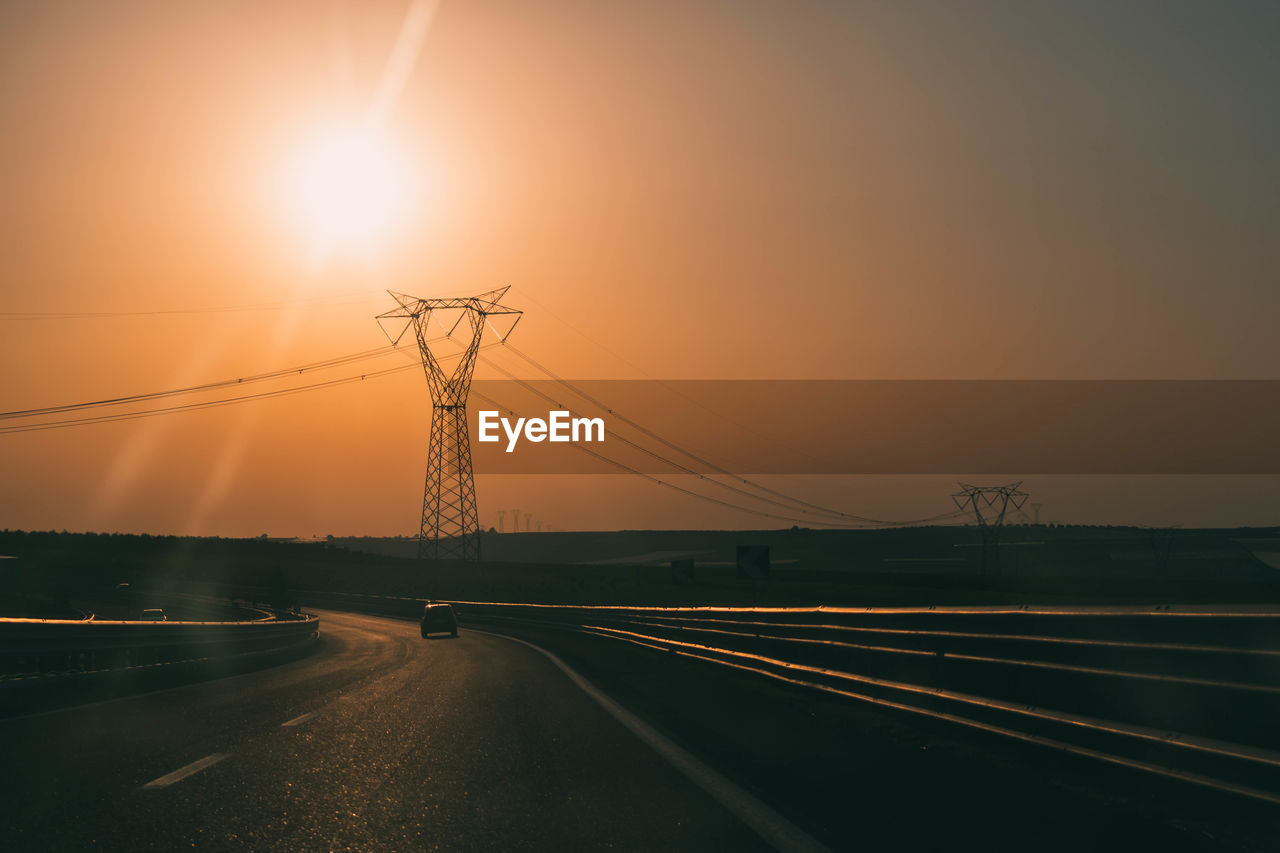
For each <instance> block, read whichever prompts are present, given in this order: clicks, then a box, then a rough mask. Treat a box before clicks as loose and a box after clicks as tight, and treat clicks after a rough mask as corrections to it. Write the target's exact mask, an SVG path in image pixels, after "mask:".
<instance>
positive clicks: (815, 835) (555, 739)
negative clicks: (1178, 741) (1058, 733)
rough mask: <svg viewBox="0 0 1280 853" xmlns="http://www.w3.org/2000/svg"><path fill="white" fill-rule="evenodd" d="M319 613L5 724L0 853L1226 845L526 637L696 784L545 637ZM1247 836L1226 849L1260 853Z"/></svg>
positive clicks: (873, 732)
mask: <svg viewBox="0 0 1280 853" xmlns="http://www.w3.org/2000/svg"><path fill="white" fill-rule="evenodd" d="M321 618H322V640H321V641H320V642H321V647H320V650H319V651H318V652H317V653H316V654H314V655H312V656H310V657H309V658H306V659H304V660H300V661H296V662H294V663H289V664H285V665H282V666H278V667H275V668H272V669H268V670H263V671H259V672H255V673H250V674H247V675H241V676H237V677H234V678H227V679H223V680H220V681H213V682H207V683H202V684H196V685H190V686H186V687H181V688H175V689H170V690H163V691H157V692H154V693H151V694H148V695H143V696H137V697H132V698H128V699H124V700H116V701H112V702H107V703H101V704H97V705H92V706H86V707H80V708H72V709H68V710H63V711H58V712H53V713H45V714H40V715H33V716H28V717H23V718H16V719H10V720H5V721H0V767H3V768H4V775H3V778H2V780H0V786H3V798H4V803H5V808H4V810H3V813H0V839H2V840H0V844H2V845H3V847H4V848H5V849H6V850H50V849H77V850H82V849H85V848H86V847H91V846H98V847H101V848H103V849H129V850H136V849H164V850H169V849H175V848H178V847H191V846H195V847H198V848H205V849H227V848H231V849H235V848H243V849H282V850H284V849H287V850H330V849H335V850H344V849H360V850H486V851H487V850H516V849H530V850H549V849H553V850H563V849H585V850H596V849H616V850H735V851H737V850H742V851H751V850H764V849H771V846H772V845H770V844H767V843H766V842H765V840H764V839H763V838H762V837H761V835H760V834H758V833H757V832H756V831H755V830H753V829H752V828H751V826H749V824H752V822H753V821H755V823H756V824H758V823H759V822H760V821H761V820H762V818H761V815H760V814H759V813H753V812H752V809H753V808H755V807H756V806H759V807H760V808H763V809H765V810H766V812H767V811H768V810H769V809H770V808H773V809H776V813H773V812H770V813H769V814H767V815H765V822H766V823H767V822H768V819H775V818H776V820H778V821H781V822H782V829H781V831H782V833H783V835H782V836H781V837H783V838H784V840H786V839H790V841H792V842H796V843H795V846H793V848H792V849H803V848H804V846H805V844H807V843H810V842H813V841H814V839H816V840H817V841H818V842H821V843H823V844H826V845H827V846H829V847H830V848H831V849H867V850H877V849H884V848H885V847H886V846H888V845H890V844H892V845H893V846H894V847H896V848H898V849H946V848H952V847H956V846H959V847H969V846H972V845H974V844H980V846H982V847H984V848H985V849H1036V850H1070V849H1084V848H1086V847H1092V848H1093V849H1126V848H1127V849H1150V848H1152V847H1156V846H1158V847H1160V848H1161V849H1163V850H1178V849H1217V848H1218V846H1219V842H1222V841H1224V839H1223V837H1222V836H1220V835H1214V834H1212V833H1209V832H1207V831H1205V830H1204V829H1202V828H1201V827H1199V826H1198V825H1191V826H1186V825H1179V823H1178V822H1177V821H1172V822H1171V821H1170V820H1169V817H1168V815H1167V814H1166V813H1164V812H1162V811H1160V809H1158V808H1155V809H1153V808H1148V807H1145V806H1143V805H1142V804H1141V803H1139V804H1138V805H1136V806H1135V805H1134V804H1133V802H1132V801H1130V800H1125V799H1124V798H1123V797H1120V796H1118V795H1117V794H1116V793H1115V791H1114V790H1113V789H1111V788H1109V787H1107V786H1101V787H1088V786H1082V784H1081V783H1080V781H1079V779H1080V777H1079V775H1078V768H1075V769H1072V768H1065V769H1064V768H1063V767H1059V766H1057V765H1054V764H1051V763H1050V764H1045V763H1043V762H1041V763H1038V764H1037V763H1034V762H1033V763H1031V764H1028V763H1027V761H1026V760H1024V758H1020V757H1019V756H1018V755H1016V754H1006V753H1002V752H1000V750H999V749H994V748H983V749H981V750H978V749H975V748H974V747H973V746H972V745H971V744H966V743H960V742H953V741H951V740H949V739H948V738H947V736H946V735H945V733H928V732H922V731H921V730H919V729H917V728H913V727H911V726H909V725H906V724H903V723H901V722H895V721H893V720H891V719H889V718H885V717H882V716H879V715H876V714H872V713H869V712H867V711H865V710H862V709H859V708H856V707H850V706H849V705H848V703H837V702H833V701H829V700H825V699H811V698H809V696H808V694H800V693H798V692H797V691H794V690H790V689H785V690H784V689H780V688H777V687H773V686H769V685H762V684H760V683H759V682H758V681H756V680H753V679H750V678H747V677H745V676H744V677H736V676H734V675H732V674H726V673H721V672H720V671H718V670H708V669H707V668H706V667H705V666H704V665H698V664H691V663H689V662H680V661H672V660H668V659H666V658H664V657H663V656H661V655H658V654H656V653H653V652H650V651H647V650H643V649H630V650H623V649H619V648H618V647H617V646H616V645H614V644H611V643H610V642H609V641H606V640H596V641H594V642H592V643H585V642H579V643H578V644H577V645H575V644H574V642H567V641H564V640H560V641H557V640H556V638H554V637H552V636H550V635H547V636H545V637H543V636H537V635H536V634H534V635H531V634H528V633H527V632H526V634H525V635H526V637H527V638H528V639H531V640H533V641H535V642H538V643H539V645H554V644H555V643H556V642H560V643H561V646H560V647H557V648H556V649H555V650H556V651H557V652H559V653H562V654H563V657H564V660H565V661H567V662H568V664H569V666H571V667H572V668H573V669H574V671H576V672H581V673H582V674H584V675H585V676H586V677H587V678H588V679H590V682H591V683H593V684H595V685H599V686H600V687H601V688H603V691H604V693H605V694H608V695H609V696H612V697H614V698H615V699H617V700H618V701H619V703H620V705H621V708H622V709H623V710H622V711H621V712H620V713H621V714H622V715H623V717H624V718H625V717H626V716H627V713H628V712H627V710H626V709H632V710H634V712H635V716H636V717H638V718H639V719H640V720H641V722H640V723H639V725H641V726H644V725H646V724H645V723H644V720H649V721H650V722H651V723H652V724H653V725H652V726H651V730H656V731H657V734H656V737H658V738H659V739H662V738H664V737H668V738H669V740H668V741H667V742H668V744H669V743H670V742H675V743H678V744H683V746H684V747H685V748H687V749H688V750H689V752H690V753H692V754H693V755H694V756H696V757H695V758H694V759H693V760H694V761H695V762H696V761H698V760H699V759H700V760H701V761H702V762H703V763H702V764H699V765H697V767H695V768H694V770H693V776H692V778H691V776H690V775H689V773H687V772H685V771H686V770H688V769H689V768H688V767H687V766H686V767H685V768H684V769H683V770H682V769H681V768H680V761H679V754H677V755H676V756H675V758H674V759H673V757H672V755H671V754H670V753H664V752H663V747H662V744H661V743H658V744H657V746H658V748H655V744H654V743H653V742H650V741H646V740H644V739H642V737H640V736H637V734H636V732H635V730H633V729H632V728H628V727H627V725H624V722H623V721H622V720H620V719H619V717H618V716H615V714H613V713H610V711H608V710H607V709H606V708H605V707H603V706H602V705H601V704H600V703H599V702H598V701H596V699H594V698H592V696H591V695H589V694H588V692H586V691H585V690H584V689H583V687H582V686H581V685H580V684H578V683H575V681H574V680H572V679H571V677H570V676H569V675H567V674H566V672H565V671H564V670H563V669H562V668H561V667H559V666H557V665H556V663H554V662H553V661H552V660H550V659H549V658H548V657H547V656H545V655H544V654H542V653H540V652H539V651H538V650H537V649H535V648H532V647H530V646H528V645H525V644H523V643H521V642H518V641H516V640H514V639H510V638H507V637H503V636H497V635H494V634H488V633H484V632H481V631H476V630H468V629H467V628H466V627H465V626H464V629H463V631H462V634H461V637H459V638H458V639H456V640H454V639H450V638H448V637H441V638H440V639H432V640H426V641H424V640H422V639H420V638H419V637H418V635H417V626H416V625H415V624H414V623H411V622H406V621H397V620H392V619H384V618H378V617H372V616H358V615H351V614H340V613H331V612H323V613H322V614H321ZM588 686H589V687H590V684H589V685H588ZM663 732H665V735H664V734H663ZM676 749H677V752H678V751H679V747H678V746H677V747H676ZM978 753H981V756H980V757H979V756H978V755H977V754H978ZM673 760H674V761H675V763H673ZM699 768H701V769H700V770H699ZM716 770H719V771H720V772H721V773H723V775H724V777H727V778H728V779H731V780H734V782H730V783H727V784H730V785H731V786H732V785H734V784H737V785H740V789H739V791H738V793H741V794H743V796H745V797H747V799H748V802H747V803H746V804H745V805H744V804H743V802H741V801H735V800H733V791H729V792H728V793H727V794H726V792H725V791H723V790H721V789H719V788H717V787H716V786H717V785H718V784H720V782H723V781H724V780H723V779H721V780H720V781H719V782H718V781H717V779H716V778H712V779H711V780H710V781H708V779H707V778H705V774H703V775H702V776H700V773H702V771H705V772H706V773H710V774H712V776H713V777H714V775H715V771H716ZM1073 773H1074V774H1076V775H1072V774H1073ZM1112 775H1114V774H1112ZM695 778H696V779H698V781H695ZM708 790H710V791H711V793H708ZM726 797H727V798H728V801H729V805H728V806H726V805H724V804H723V803H725V802H726ZM753 798H754V799H753ZM753 803H754V805H753ZM764 803H767V804H768V805H767V806H766V805H762V804H764ZM753 825H754V824H753ZM775 828H776V827H775ZM787 833H791V834H790V835H788V834H787ZM1255 837H1256V835H1254V834H1252V833H1248V834H1246V836H1245V837H1244V838H1243V841H1241V842H1240V843H1237V844H1230V845H1229V849H1256V848H1254V847H1251V846H1250V845H1251V844H1252V843H1253V842H1252V840H1251V839H1253V838H1255ZM774 840H775V841H776V840H777V837H776V836H775V837H774ZM1225 840H1226V841H1227V842H1231V841H1232V839H1230V838H1227V839H1225Z"/></svg>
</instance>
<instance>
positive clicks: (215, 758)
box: [142, 752, 230, 791]
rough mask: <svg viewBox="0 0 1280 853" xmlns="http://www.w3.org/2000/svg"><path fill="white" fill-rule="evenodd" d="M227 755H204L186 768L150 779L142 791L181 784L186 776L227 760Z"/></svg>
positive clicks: (222, 753) (223, 753) (217, 753)
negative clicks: (176, 783)
mask: <svg viewBox="0 0 1280 853" xmlns="http://www.w3.org/2000/svg"><path fill="white" fill-rule="evenodd" d="M229 755H230V753H226V752H215V753H214V754H213V755H206V756H205V757H204V758H201V759H200V760H199V761H193V762H191V763H190V764H188V765H187V766H186V767H180V768H178V769H177V770H175V771H173V772H172V773H166V774H164V775H163V776H161V777H160V778H159V779H152V780H151V781H150V782H148V783H147V784H145V785H143V786H142V789H143V790H144V791H145V790H152V789H155V788H167V787H169V786H170V785H172V784H173V783H174V782H181V781H182V780H183V779H185V778H187V777H188V776H191V775H193V774H196V773H199V772H200V771H201V770H204V769H205V768H206V767H212V766H213V765H215V764H217V763H218V762H219V761H222V760H223V759H224V758H227V757H228V756H229Z"/></svg>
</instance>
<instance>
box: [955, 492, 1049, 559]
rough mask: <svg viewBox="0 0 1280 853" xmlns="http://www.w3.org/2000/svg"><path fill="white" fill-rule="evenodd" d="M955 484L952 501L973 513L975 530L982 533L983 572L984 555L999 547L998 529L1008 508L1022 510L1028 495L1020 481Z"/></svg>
mask: <svg viewBox="0 0 1280 853" xmlns="http://www.w3.org/2000/svg"><path fill="white" fill-rule="evenodd" d="M956 485H958V486H959V487H960V491H959V492H956V493H955V494H954V495H952V496H951V500H953V501H955V505H956V508H957V509H959V510H960V511H961V512H965V513H972V514H973V517H974V520H975V521H976V522H977V523H978V531H979V532H980V533H981V534H982V570H983V571H984V572H985V571H986V570H987V557H988V554H987V552H988V551H989V550H990V549H992V548H996V547H998V546H999V544H1000V528H1001V527H1002V526H1003V525H1004V517H1005V515H1006V514H1007V513H1008V512H1009V509H1010V508H1011V507H1012V508H1013V509H1015V510H1021V509H1022V505H1023V504H1024V503H1026V501H1027V498H1028V497H1030V496H1029V495H1028V494H1027V493H1026V492H1024V491H1022V483H1021V482H1017V483H1010V484H1009V485H1007V486H970V485H969V484H968V483H957V484H956Z"/></svg>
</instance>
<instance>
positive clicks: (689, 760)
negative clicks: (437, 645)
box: [470, 628, 829, 853]
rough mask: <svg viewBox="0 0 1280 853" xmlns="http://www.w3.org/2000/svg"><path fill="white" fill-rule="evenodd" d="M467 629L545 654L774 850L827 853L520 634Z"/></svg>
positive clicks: (575, 682) (588, 693) (584, 690)
mask: <svg viewBox="0 0 1280 853" xmlns="http://www.w3.org/2000/svg"><path fill="white" fill-rule="evenodd" d="M470 630H471V631H472V632H473V633H477V634H489V635H490V636H494V637H501V638H502V639H504V640H511V641H512V642H516V643H520V644H521V645H523V646H528V647H529V648H531V649H533V650H534V651H536V652H538V653H539V654H542V655H544V656H545V657H546V658H547V659H548V660H549V661H551V662H552V663H553V664H555V665H556V666H557V667H559V669H560V671H561V672H563V673H564V674H565V675H567V676H568V677H569V680H570V681H572V682H573V683H574V684H576V685H578V687H580V688H582V691H583V692H584V693H586V694H587V695H588V696H590V697H591V698H592V699H594V700H595V701H596V702H597V703H598V704H599V705H600V707H602V708H604V709H605V710H606V711H608V712H609V714H610V715H612V716H613V718H614V719H616V720H617V721H618V722H620V723H622V725H624V726H626V727H627V728H628V729H630V730H631V732H632V733H633V734H634V735H636V737H638V738H640V740H642V741H644V742H645V743H647V744H648V745H649V746H650V747H651V748H652V749H653V750H654V751H655V752H657V753H658V754H659V755H661V756H662V757H663V758H665V759H666V760H667V761H668V763H670V764H671V765H672V766H673V767H675V768H676V769H677V770H679V771H680V772H681V773H683V774H684V775H685V776H688V777H689V779H690V780H692V781H693V783H694V784H696V785H697V786H698V787H699V788H701V789H702V790H704V791H706V792H707V793H708V794H710V795H711V797H712V798H713V799H714V800H716V802H718V803H720V805H722V806H724V807H725V808H726V809H728V810H729V811H730V812H732V813H733V815H734V817H736V818H738V820H740V821H742V822H743V823H745V824H746V825H747V826H748V827H750V828H751V829H752V830H754V831H755V833H756V834H757V835H759V836H760V837H761V838H763V839H764V840H765V841H766V842H768V843H769V844H770V845H772V846H773V848H774V849H775V850H781V851H783V853H829V851H828V848H826V847H824V846H823V845H822V844H821V843H819V842H818V840H817V839H815V838H814V837H813V836H811V835H809V834H808V833H806V832H805V831H804V830H802V829H800V827H798V826H796V825H795V824H793V823H791V821H789V820H787V819H786V818H785V817H783V816H782V815H780V814H778V813H777V812H776V811H774V810H773V809H771V808H769V806H767V805H765V804H764V803H762V802H761V801H760V800H758V799H756V798H755V797H754V796H752V795H751V794H749V793H747V792H746V791H745V790H743V789H742V788H740V787H739V786H738V785H736V784H734V783H733V782H731V781H729V780H728V779H726V778H725V777H724V776H722V775H721V774H720V773H718V772H716V771H715V770H713V769H711V768H710V767H708V766H707V765H706V764H703V763H702V762H701V761H699V760H698V759H697V758H694V757H693V756H692V755H690V754H689V753H688V752H686V751H685V750H684V749H683V748H682V747H680V746H678V745H676V744H675V743H674V742H672V741H671V740H670V739H668V738H667V737H666V736H665V735H663V734H661V733H659V732H658V731H657V730H656V729H654V728H653V727H652V726H650V725H649V724H648V723H646V722H644V721H643V720H641V719H640V718H639V717H637V716H636V715H635V714H633V713H631V712H630V711H628V710H627V709H626V708H624V707H622V706H621V705H619V704H618V703H617V702H615V701H613V700H612V699H610V698H609V697H608V696H606V695H605V694H604V693H602V692H601V691H600V690H599V689H598V688H597V687H596V686H595V685H594V684H592V683H591V682H590V681H587V680H586V679H585V678H583V677H582V676H581V675H579V674H578V672H577V671H576V670H574V669H573V668H572V667H570V666H569V665H568V664H567V663H565V662H564V661H562V660H560V658H558V657H556V656H555V655H554V654H552V653H551V652H549V651H547V650H546V649H544V648H542V647H541V646H535V645H534V644H533V643H530V642H527V641H525V640H522V639H520V638H519V637H511V636H508V635H507V634H495V633H493V632H492V631H481V630H479V629H476V628H472V629H470Z"/></svg>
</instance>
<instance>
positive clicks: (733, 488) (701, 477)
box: [471, 357, 959, 528]
mask: <svg viewBox="0 0 1280 853" xmlns="http://www.w3.org/2000/svg"><path fill="white" fill-rule="evenodd" d="M482 360H483V361H484V362H485V363H486V364H488V365H489V366H490V367H493V368H494V369H496V370H498V371H499V372H501V373H503V374H506V375H507V376H508V377H510V378H511V379H512V381H514V382H516V383H517V384H519V385H521V386H522V387H524V388H525V389H526V390H528V391H530V392H532V393H533V394H536V395H538V396H540V397H542V398H543V399H544V400H547V401H548V402H550V403H551V404H552V405H554V406H557V407H560V408H565V407H564V404H563V403H560V402H559V401H558V400H555V399H554V398H552V397H550V396H548V395H547V394H544V393H543V392H541V391H539V390H538V389H537V388H534V387H533V386H531V385H529V384H528V383H527V382H525V381H524V380H522V379H519V378H517V377H515V376H514V375H512V374H510V373H508V372H507V371H506V370H504V369H503V368H502V367H499V366H498V365H496V364H494V363H493V361H492V360H491V359H487V358H483V357H482ZM471 393H472V394H474V395H476V396H477V397H480V398H481V399H482V400H486V401H488V402H489V403H490V404H491V405H495V406H498V408H500V409H503V410H505V411H506V412H508V413H509V414H511V415H513V416H517V417H518V415H516V413H515V412H514V411H513V410H512V409H511V408H510V407H508V406H503V405H501V404H499V403H497V402H496V401H494V400H493V399H492V398H491V397H488V396H487V395H484V394H482V393H480V392H479V391H476V390H474V389H473V390H472V391H471ZM613 437H614V438H615V439H617V440H618V441H621V442H622V443H623V444H626V445H627V446H628V447H631V448H634V449H635V450H638V451H640V452H641V453H644V454H646V455H647V456H650V457H652V458H654V459H657V460H658V461H660V462H664V463H666V464H667V465H670V466H672V467H673V468H676V469H678V470H679V471H681V472H682V473H684V474H688V475H690V476H693V477H697V478H698V479H699V480H702V481H703V482H706V483H711V484H712V485H715V486H719V487H720V488H723V489H728V490H729V491H731V492H734V493H736V494H739V495H742V496H744V497H746V498H749V499H751V500H757V501H764V502H766V503H771V504H773V505H775V506H781V507H782V508H783V509H787V507H786V506H785V505H782V504H779V503H778V502H777V501H770V500H769V499H767V498H762V497H760V496H759V495H753V494H751V493H750V492H747V491H745V490H743V489H739V488H737V487H736V486H732V485H730V484H728V483H722V482H720V481H719V480H716V479H713V478H711V477H708V476H707V475H705V474H702V473H700V472H698V471H695V470H693V469H692V468H689V467H688V466H686V465H682V464H680V463H679V462H676V461H674V460H672V459H669V458H667V457H665V456H662V455H661V454H659V453H656V452H655V451H652V450H650V449H648V448H646V447H642V446H641V445H639V444H637V443H635V442H634V441H631V440H629V439H627V438H624V437H623V436H620V435H618V434H617V433H614V434H613ZM572 446H573V447H575V448H577V449H579V450H581V451H583V452H584V453H588V454H590V455H591V456H594V457H595V458H597V459H600V460H602V461H604V462H607V463H608V464H610V465H613V466H614V467H616V468H619V469H621V470H624V471H626V472H627V473H629V474H635V475H637V476H639V477H643V478H645V479H646V480H649V481H650V482H653V483H657V484H658V485H661V486H666V487H668V488H672V489H676V490H677V491H680V492H683V493H684V494H687V495H690V496H693V497H696V498H699V499H701V500H706V501H711V502H712V503H716V504H719V505H720V506H725V507H729V508H731V509H736V510H739V511H741V512H748V513H751V514H753V515H758V516H761V517H763V518H775V519H779V520H782V521H790V522H793V523H798V524H811V525H820V526H824V527H838V528H839V527H844V528H848V527H860V526H868V524H874V525H877V526H879V525H882V524H884V523H883V522H879V523H877V522H866V521H863V520H861V519H858V520H855V521H854V523H849V521H843V522H838V521H827V520H824V519H820V518H819V519H813V518H799V517H796V516H793V515H779V514H777V513H772V512H766V511H764V510H760V509H753V508H751V507H745V506H742V505H741V504H736V503H733V502H731V501H726V500H721V499H719V498H715V497H711V496H710V495H704V494H702V493H700V492H694V491H692V490H690V489H686V488H683V487H681V486H677V485H675V484H673V483H669V482H667V481H665V480H661V479H659V478H657V477H654V476H652V475H650V474H647V473H645V472H642V471H640V470H639V469H636V468H633V467H631V466H630V465H626V464H625V463H622V462H619V461H617V460H616V459H612V458H610V457H607V456H605V455H604V454H602V453H599V452H598V451H595V450H592V449H591V448H589V447H586V446H584V445H581V444H577V443H574V444H573V445H572ZM958 514H959V513H956V512H952V513H947V514H945V515H940V516H936V517H933V518H924V519H918V520H916V521H909V522H899V524H924V523H927V522H931V521H942V520H945V519H948V518H954V517H955V516H956V515H958Z"/></svg>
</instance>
